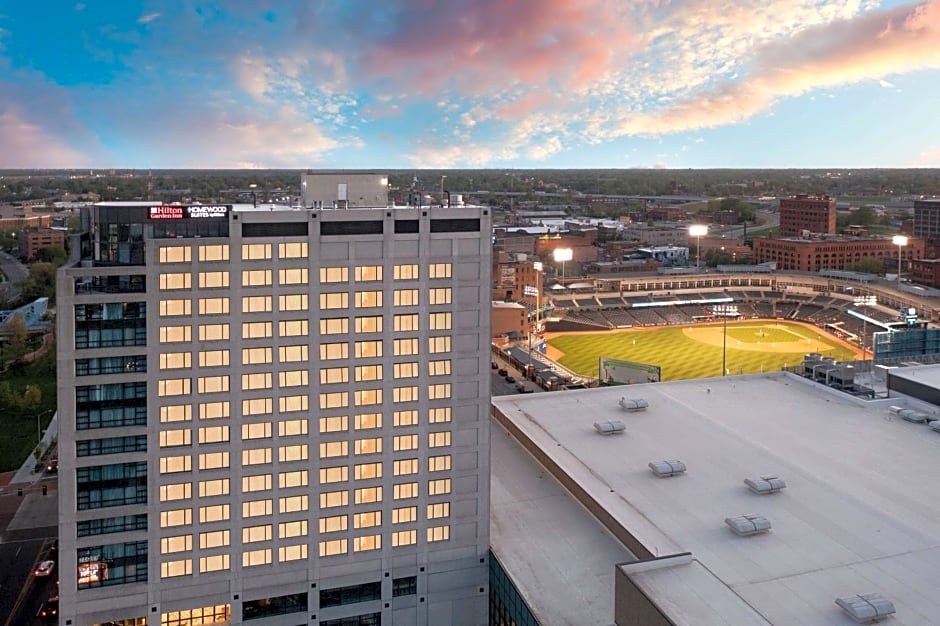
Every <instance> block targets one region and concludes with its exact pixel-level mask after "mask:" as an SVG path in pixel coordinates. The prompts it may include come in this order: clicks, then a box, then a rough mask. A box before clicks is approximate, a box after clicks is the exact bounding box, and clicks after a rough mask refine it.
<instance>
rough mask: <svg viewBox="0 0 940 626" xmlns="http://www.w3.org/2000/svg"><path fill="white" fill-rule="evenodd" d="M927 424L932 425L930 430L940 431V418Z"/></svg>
mask: <svg viewBox="0 0 940 626" xmlns="http://www.w3.org/2000/svg"><path fill="white" fill-rule="evenodd" d="M927 425H928V426H930V430H933V431H936V432H938V433H940V420H934V421H932V422H930V423H929V424H927Z"/></svg>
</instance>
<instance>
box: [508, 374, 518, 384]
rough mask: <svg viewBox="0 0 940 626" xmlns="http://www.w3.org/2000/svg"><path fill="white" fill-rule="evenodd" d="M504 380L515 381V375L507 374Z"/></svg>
mask: <svg viewBox="0 0 940 626" xmlns="http://www.w3.org/2000/svg"><path fill="white" fill-rule="evenodd" d="M506 382H507V383H514V382H516V377H515V376H509V375H507V376H506Z"/></svg>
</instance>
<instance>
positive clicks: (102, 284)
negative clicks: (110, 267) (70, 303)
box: [75, 274, 147, 294]
mask: <svg viewBox="0 0 940 626" xmlns="http://www.w3.org/2000/svg"><path fill="white" fill-rule="evenodd" d="M145 291H147V277H146V276H144V275H143V274H125V275H121V276H77V277H75V293H76V294H84V293H144V292H145Z"/></svg>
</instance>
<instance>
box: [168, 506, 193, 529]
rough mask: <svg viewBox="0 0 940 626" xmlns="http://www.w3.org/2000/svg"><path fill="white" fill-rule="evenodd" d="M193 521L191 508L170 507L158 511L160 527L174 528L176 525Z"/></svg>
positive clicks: (186, 524)
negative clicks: (166, 509)
mask: <svg viewBox="0 0 940 626" xmlns="http://www.w3.org/2000/svg"><path fill="white" fill-rule="evenodd" d="M192 523H193V510H192V509H171V510H169V511H160V528H175V527H176V526H189V525H190V524H192Z"/></svg>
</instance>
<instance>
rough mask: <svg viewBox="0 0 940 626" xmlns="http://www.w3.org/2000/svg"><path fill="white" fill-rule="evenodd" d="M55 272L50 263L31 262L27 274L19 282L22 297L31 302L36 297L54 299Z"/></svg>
mask: <svg viewBox="0 0 940 626" xmlns="http://www.w3.org/2000/svg"><path fill="white" fill-rule="evenodd" d="M55 272H56V266H55V265H53V264H52V263H33V264H32V265H30V266H29V275H28V276H27V277H26V278H25V279H24V280H23V282H22V284H21V288H22V299H23V300H24V301H26V302H32V301H33V300H35V299H36V298H49V300H50V302H52V301H55Z"/></svg>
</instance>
